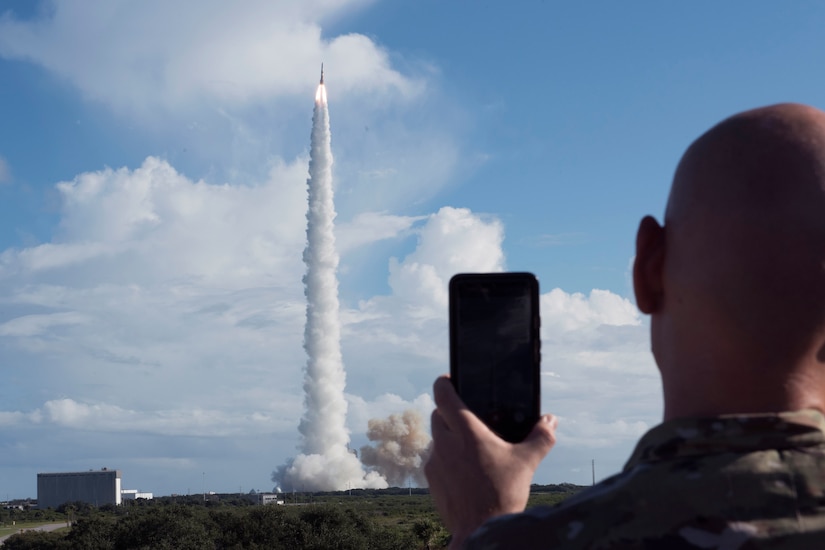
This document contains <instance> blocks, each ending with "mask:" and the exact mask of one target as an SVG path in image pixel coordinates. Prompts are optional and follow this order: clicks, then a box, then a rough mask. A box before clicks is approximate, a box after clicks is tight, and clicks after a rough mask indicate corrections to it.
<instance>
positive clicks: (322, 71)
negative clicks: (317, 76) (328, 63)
mask: <svg viewBox="0 0 825 550" xmlns="http://www.w3.org/2000/svg"><path fill="white" fill-rule="evenodd" d="M323 83H324V64H323V63H321V84H323Z"/></svg>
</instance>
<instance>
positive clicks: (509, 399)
mask: <svg viewBox="0 0 825 550" xmlns="http://www.w3.org/2000/svg"><path fill="white" fill-rule="evenodd" d="M540 324H541V320H540V316H539V283H538V280H537V279H536V277H535V275H533V274H532V273H462V274H459V275H455V276H454V277H453V278H452V279H450V378H451V379H452V382H453V385H454V386H455V389H456V392H457V393H458V395H459V396H460V397H461V399H462V400H463V401H464V403H465V404H466V405H467V407H468V408H469V409H470V410H471V411H473V413H475V414H476V416H478V417H479V418H480V419H481V420H483V421H484V422H485V423H486V424H487V425H488V426H489V427H490V428H491V429H492V430H493V431H494V432H496V433H497V434H498V435H499V436H501V437H502V438H503V439H505V440H507V441H510V442H513V443H517V442H519V441H522V440H523V439H524V438H525V437H527V434H529V433H530V430H532V429H533V426H534V425H535V424H536V422H537V421H538V419H539V414H540V413H539V409H540V407H541V403H540V394H541V391H540V380H541V379H540V367H541V338H540V336H539V328H540Z"/></svg>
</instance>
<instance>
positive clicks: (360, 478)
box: [272, 73, 387, 491]
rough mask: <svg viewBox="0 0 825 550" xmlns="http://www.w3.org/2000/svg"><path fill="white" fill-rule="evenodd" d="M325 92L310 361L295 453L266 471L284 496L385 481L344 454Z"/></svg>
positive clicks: (322, 91)
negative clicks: (291, 492)
mask: <svg viewBox="0 0 825 550" xmlns="http://www.w3.org/2000/svg"><path fill="white" fill-rule="evenodd" d="M330 138H331V136H330V130H329V109H328V107H327V96H326V88H325V86H324V83H323V73H322V80H321V84H319V86H318V91H317V92H316V94H315V110H314V111H313V115H312V144H311V150H310V160H309V179H308V180H307V186H308V188H309V208H308V210H307V246H306V248H305V249H304V263H305V264H306V266H307V272H306V275H305V276H304V289H305V290H304V293H305V294H306V297H307V321H306V330H305V332H304V349H306V352H307V355H308V357H309V359H308V361H307V366H306V372H305V377H304V393H305V406H306V411H305V413H304V416H303V418H301V423H300V425H299V427H298V429H299V431H300V432H301V436H302V443H301V446H300V451H301V454H299V455H298V456H297V457H295V458H294V459H292V460H291V461H290V462H288V463H287V464H285V465H283V466H280V467H279V468H278V470H276V471H275V472H273V474H272V479H273V481H275V482H276V483H278V484H279V485H280V486H281V487H282V488H283V489H284V490H287V491H290V490H299V491H334V490H343V489H347V488H357V487H369V488H383V487H386V486H387V482H386V480H385V479H384V478H383V477H381V476H380V475H379V474H377V473H375V472H369V473H367V472H364V469H363V468H362V467H361V464H360V462H359V461H358V458H357V457H356V456H355V454H354V453H352V452H351V451H350V450H349V440H350V438H349V431H348V430H347V428H346V416H347V402H346V399H345V397H344V387H345V385H346V374H345V372H344V363H343V360H342V358H341V325H340V321H339V318H338V279H337V276H336V270H337V268H338V252H337V251H336V249H335V235H334V232H333V227H334V221H335V205H334V203H333V192H332V148H331V144H330V142H331V139H330Z"/></svg>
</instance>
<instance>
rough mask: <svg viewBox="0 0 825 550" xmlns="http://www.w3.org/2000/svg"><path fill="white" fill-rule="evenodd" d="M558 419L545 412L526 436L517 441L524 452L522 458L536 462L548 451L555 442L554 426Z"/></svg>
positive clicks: (556, 424)
mask: <svg viewBox="0 0 825 550" xmlns="http://www.w3.org/2000/svg"><path fill="white" fill-rule="evenodd" d="M558 423H559V421H558V419H557V418H556V417H555V416H553V415H552V414H545V415H544V416H542V417H541V418H539V421H538V422H536V425H535V426H533V429H532V430H531V431H530V433H529V434H528V435H527V437H526V438H525V439H524V441H522V442H521V443H519V445H518V447H519V449H520V452H522V453H524V458H525V459H527V460H530V461H531V462H535V463H536V464H538V463H539V462H541V460H542V459H543V458H544V457H545V456H546V455H547V453H549V452H550V449H552V448H553V445H555V444H556V426H558Z"/></svg>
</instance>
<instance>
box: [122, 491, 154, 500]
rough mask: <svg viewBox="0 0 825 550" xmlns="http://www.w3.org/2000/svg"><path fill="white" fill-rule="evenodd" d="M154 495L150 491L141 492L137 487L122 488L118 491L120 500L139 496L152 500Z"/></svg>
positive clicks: (134, 498) (133, 498)
mask: <svg viewBox="0 0 825 550" xmlns="http://www.w3.org/2000/svg"><path fill="white" fill-rule="evenodd" d="M154 497H155V495H154V494H152V493H145V492H144V493H141V492H140V491H138V490H137V489H123V490H122V491H121V492H120V499H121V500H124V501H125V500H137V499H139V498H142V499H145V500H152V499H153V498H154Z"/></svg>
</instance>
